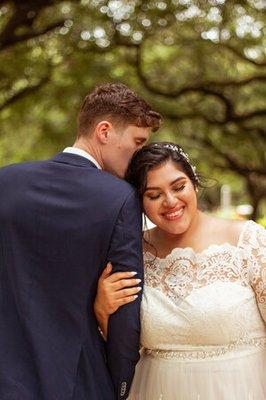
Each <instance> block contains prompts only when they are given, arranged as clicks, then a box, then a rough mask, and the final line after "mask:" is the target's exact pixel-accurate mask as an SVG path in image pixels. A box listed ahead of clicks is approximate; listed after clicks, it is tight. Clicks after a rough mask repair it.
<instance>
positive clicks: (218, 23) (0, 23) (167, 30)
mask: <svg viewBox="0 0 266 400" xmlns="http://www.w3.org/2000/svg"><path fill="white" fill-rule="evenodd" d="M262 8H263V2H262V1H261V0H241V1H240V0H237V1H235V0H208V1H199V0H198V1H196V0H171V1H170V0H162V1H160V0H157V1H152V0H147V1H133V0H109V1H105V0H81V1H77V0H72V1H71V0H70V1H60V0H38V1H27V2H23V1H19V2H17V1H15V0H13V1H11V0H10V1H8V0H0V50H1V53H0V77H1V78H0V163H1V164H2V165H4V164H7V163H11V162H20V161H23V160H28V159H40V158H46V157H49V156H51V155H52V154H53V153H55V152H57V151H60V150H61V149H62V148H63V147H64V146H66V145H69V144H70V143H71V142H72V141H73V140H74V138H75V133H76V123H75V121H76V114H77V111H78V109H79V105H80V103H81V101H82V98H83V97H84V96H85V94H86V93H87V92H88V91H89V90H90V89H91V88H93V87H94V86H95V85H96V84H99V83H102V82H107V81H122V82H124V83H125V84H127V85H129V86H131V87H133V88H135V89H136V91H137V92H138V93H140V94H141V95H142V96H143V97H144V98H145V99H146V100H147V101H149V102H150V103H151V104H152V105H153V106H154V107H155V108H156V109H157V110H158V111H159V112H161V113H162V114H163V115H164V117H165V123H164V126H163V127H162V129H161V130H160V132H159V133H157V134H156V135H155V136H154V139H158V140H172V141H175V142H178V143H180V144H181V145H183V146H184V147H185V148H186V150H187V151H188V152H189V153H190V154H191V157H192V158H193V160H194V161H195V163H196V164H197V165H198V167H199V169H200V170H201V171H202V172H203V174H204V175H206V176H207V177H213V178H214V179H216V180H217V181H218V183H217V185H216V187H215V188H213V189H211V190H210V191H209V190H208V191H205V193H204V195H203V203H205V205H206V206H207V207H209V208H215V206H216V205H217V204H218V202H219V187H220V185H221V184H223V183H230V184H231V185H232V188H233V196H234V201H235V202H236V203H241V202H246V201H250V202H252V204H253V205H254V209H255V212H254V216H256V215H257V214H258V207H259V205H260V207H261V208H260V210H261V213H262V212H263V207H266V205H265V202H264V205H263V201H265V200H264V199H265V193H266V178H265V176H266V170H265V165H266V158H265V157H266V156H265V153H266V152H265V137H266V135H265V133H266V132H265V125H266V124H265V113H266V111H265V81H266V73H265V68H266V62H265V49H264V46H263V23H264V21H263V13H262V11H263V10H262Z"/></svg>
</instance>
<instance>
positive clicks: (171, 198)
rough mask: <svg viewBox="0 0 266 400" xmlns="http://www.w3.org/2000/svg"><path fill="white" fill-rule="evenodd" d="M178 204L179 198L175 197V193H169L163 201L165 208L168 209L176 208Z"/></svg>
mask: <svg viewBox="0 0 266 400" xmlns="http://www.w3.org/2000/svg"><path fill="white" fill-rule="evenodd" d="M177 203H178V198H177V196H175V195H174V194H173V193H167V194H166V196H165V198H164V201H163V206H164V207H167V208H174V207H175V206H176V205H177Z"/></svg>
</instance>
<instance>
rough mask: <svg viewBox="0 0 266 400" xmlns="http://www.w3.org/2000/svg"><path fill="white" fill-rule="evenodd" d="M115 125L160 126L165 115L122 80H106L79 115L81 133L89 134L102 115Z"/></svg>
mask: <svg viewBox="0 0 266 400" xmlns="http://www.w3.org/2000/svg"><path fill="white" fill-rule="evenodd" d="M103 117H104V118H105V119H109V120H110V121H111V122H112V123H113V124H114V125H122V126H123V125H124V126H127V125H130V124H132V125H136V126H138V127H147V128H148V127H150V128H152V130H153V131H156V130H158V129H159V127H160V124H161V121H162V117H161V115H160V114H158V113H157V112H155V111H153V110H152V108H151V106H150V105H149V104H148V103H146V102H145V100H143V99H141V98H140V97H139V96H138V95H137V94H136V93H135V92H134V91H133V90H131V89H129V88H128V87H127V86H125V85H123V84H122V83H107V84H103V85H100V86H96V88H95V89H94V90H93V91H92V92H91V93H89V94H88V95H87V96H86V97H85V100H84V101H83V104H82V106H81V109H80V111H79V114H78V136H82V135H86V134H89V133H90V132H91V131H92V129H93V128H94V127H95V125H96V124H97V123H98V122H100V120H101V119H102V118H103Z"/></svg>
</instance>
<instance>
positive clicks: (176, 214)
mask: <svg viewBox="0 0 266 400" xmlns="http://www.w3.org/2000/svg"><path fill="white" fill-rule="evenodd" d="M184 210H185V207H181V208H179V209H178V210H176V211H171V212H167V213H164V214H163V216H164V217H165V218H166V219H167V220H168V221H176V220H178V219H180V218H181V217H182V215H183V214H184Z"/></svg>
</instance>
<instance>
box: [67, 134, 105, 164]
mask: <svg viewBox="0 0 266 400" xmlns="http://www.w3.org/2000/svg"><path fill="white" fill-rule="evenodd" d="M73 147H76V148H77V149H81V150H83V151H86V153H88V154H89V155H90V156H92V157H93V158H94V159H95V161H97V162H98V164H99V165H100V166H101V168H102V169H103V166H104V163H103V160H102V157H101V153H100V150H99V149H98V148H97V146H96V144H95V143H93V141H90V140H88V139H84V138H82V137H80V138H78V139H77V140H76V141H75V143H74V144H73Z"/></svg>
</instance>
